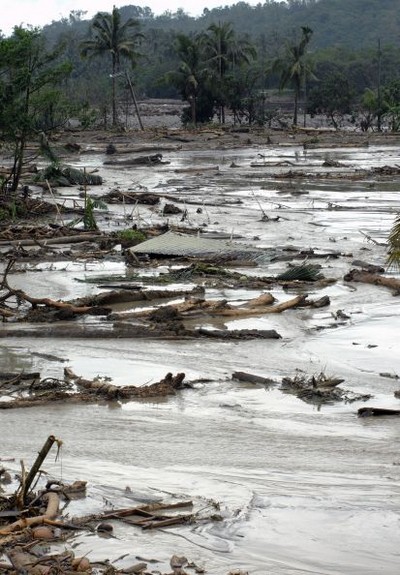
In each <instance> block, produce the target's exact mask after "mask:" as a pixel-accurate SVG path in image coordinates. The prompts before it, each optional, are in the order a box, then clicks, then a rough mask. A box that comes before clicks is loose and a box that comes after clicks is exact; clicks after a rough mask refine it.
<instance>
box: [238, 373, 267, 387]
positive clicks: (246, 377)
mask: <svg viewBox="0 0 400 575" xmlns="http://www.w3.org/2000/svg"><path fill="white" fill-rule="evenodd" d="M232 379H235V380H236V381H244V382H249V383H257V384H261V385H272V384H275V383H276V381H274V380H273V379H270V378H269V377H261V376H260V375H253V374H252V373H246V372H244V371H235V372H234V373H232Z"/></svg>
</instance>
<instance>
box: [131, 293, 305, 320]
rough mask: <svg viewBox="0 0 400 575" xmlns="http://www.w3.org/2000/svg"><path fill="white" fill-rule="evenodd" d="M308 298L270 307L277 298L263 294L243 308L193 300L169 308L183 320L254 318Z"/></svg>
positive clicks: (148, 314) (138, 314) (141, 315)
mask: <svg viewBox="0 0 400 575" xmlns="http://www.w3.org/2000/svg"><path fill="white" fill-rule="evenodd" d="M306 298H307V295H298V296H296V297H294V298H292V299H290V300H288V301H285V302H282V303H280V304H277V305H269V304H270V303H272V302H273V301H275V298H274V297H273V296H272V295H271V294H262V295H261V296H259V297H257V298H255V299H252V300H249V301H248V302H247V303H246V304H243V305H241V306H232V305H230V304H228V303H227V301H226V300H217V301H213V300H203V299H192V300H188V301H185V302H183V303H178V304H171V306H169V307H170V308H172V309H174V310H175V311H176V312H177V313H178V314H180V315H181V316H182V318H185V317H196V315H204V313H207V314H208V315H210V316H221V317H252V316H257V315H263V314H268V313H282V312H283V311H285V310H287V309H290V308H295V307H298V306H300V305H302V304H304V302H305V301H306ZM152 314H154V310H146V311H140V312H136V313H132V314H130V317H138V318H151V316H152Z"/></svg>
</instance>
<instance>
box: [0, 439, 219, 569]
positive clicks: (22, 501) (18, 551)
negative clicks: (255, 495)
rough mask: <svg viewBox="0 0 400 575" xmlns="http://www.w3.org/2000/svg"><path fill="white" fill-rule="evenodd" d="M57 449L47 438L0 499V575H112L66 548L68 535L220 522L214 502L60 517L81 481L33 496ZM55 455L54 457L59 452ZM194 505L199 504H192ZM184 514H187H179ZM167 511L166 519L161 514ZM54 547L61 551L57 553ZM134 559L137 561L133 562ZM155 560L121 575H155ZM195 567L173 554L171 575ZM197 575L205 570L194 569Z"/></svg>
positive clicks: (50, 486) (81, 488)
mask: <svg viewBox="0 0 400 575" xmlns="http://www.w3.org/2000/svg"><path fill="white" fill-rule="evenodd" d="M54 444H56V445H57V447H58V451H60V449H61V448H62V441H61V440H59V439H56V438H55V437H54V436H53V435H50V436H49V437H48V438H47V440H46V442H45V443H44V445H43V447H42V449H41V450H40V452H39V454H38V456H37V458H36V460H35V462H34V464H33V466H32V467H31V469H30V470H29V472H27V471H26V470H25V466H24V463H23V462H21V467H22V473H21V475H20V477H19V478H18V482H19V484H18V486H17V488H16V490H15V491H14V492H12V493H11V494H9V495H7V496H5V495H2V496H0V550H1V554H2V558H3V561H2V562H1V563H0V572H1V573H3V574H4V575H15V574H16V573H21V574H23V573H24V574H26V575H51V574H52V573H57V574H58V575H71V574H72V573H78V574H79V573H92V572H96V573H97V574H98V575H100V574H104V575H110V573H111V571H110V563H109V560H106V559H105V560H104V562H101V563H99V562H93V561H91V559H90V557H89V556H79V555H75V553H74V552H73V547H74V545H73V544H71V545H69V543H68V540H69V538H70V537H71V535H73V536H74V539H75V538H76V537H77V536H78V535H79V533H84V532H85V531H89V532H90V533H92V534H96V533H98V534H99V535H102V536H103V537H104V536H111V537H112V532H113V523H114V522H115V521H118V522H122V523H124V524H126V525H129V526H134V527H140V528H141V529H142V530H150V529H157V528H162V529H165V528H168V527H171V526H175V525H185V524H193V523H196V522H198V521H202V522H204V521H209V522H211V521H220V520H222V517H221V515H220V514H219V504H218V503H217V502H215V501H213V500H207V501H205V500H204V499H200V500H199V501H198V502H195V501H193V500H187V499H186V500H182V501H178V502H177V501H176V500H173V501H171V502H169V501H166V502H164V501H159V502H155V503H150V504H147V505H139V506H137V505H135V506H133V507H128V508H122V509H118V508H114V509H112V511H110V510H109V509H108V510H106V511H103V512H100V513H97V514H92V515H88V516H83V517H71V515H70V512H68V515H66V516H63V511H62V510H61V505H60V504H61V501H62V500H66V501H67V503H68V502H70V501H71V496H72V498H73V496H74V495H77V494H78V495H79V496H80V497H85V496H86V488H87V484H86V482H85V481H75V482H74V483H72V484H70V485H68V484H64V483H63V482H61V481H56V480H51V481H48V482H47V484H46V485H43V487H42V488H41V489H39V490H38V491H37V492H36V493H34V491H33V489H32V486H33V485H35V487H36V486H37V485H42V484H43V480H42V477H41V476H42V474H43V470H42V465H43V463H44V461H45V459H46V457H47V455H48V454H49V452H50V450H51V448H52V446H53V445H54ZM57 455H58V452H57ZM196 503H197V504H196ZM185 509H187V511H186V512H182V511H183V510H185ZM165 511H168V514H166V513H165ZM42 542H43V544H46V546H47V544H50V543H51V544H52V550H51V552H48V551H47V550H45V547H44V546H43V544H41V543H42ZM57 544H61V545H60V546H61V547H62V551H61V552H58V553H57V547H56V545H57ZM136 559H141V558H139V557H137V558H136ZM148 562H153V560H147V561H146V562H144V561H142V562H141V563H136V564H135V565H133V566H132V567H130V568H129V569H124V570H122V571H118V572H124V573H137V574H140V573H144V571H146V573H149V575H150V573H158V574H159V575H161V572H160V570H159V569H157V571H156V572H155V571H150V570H149V568H148V566H147V563H148ZM184 565H186V566H187V567H188V568H189V567H192V568H196V566H195V564H194V563H189V561H188V560H187V558H186V557H180V556H178V555H177V554H173V555H172V557H171V559H170V566H171V568H172V569H173V571H174V573H178V572H179V573H181V571H180V570H181V568H182V567H183V566H184ZM196 571H197V572H198V573H201V572H204V570H203V569H200V568H199V569H198V570H197V568H196ZM112 573H117V570H116V569H114V568H113V569H112Z"/></svg>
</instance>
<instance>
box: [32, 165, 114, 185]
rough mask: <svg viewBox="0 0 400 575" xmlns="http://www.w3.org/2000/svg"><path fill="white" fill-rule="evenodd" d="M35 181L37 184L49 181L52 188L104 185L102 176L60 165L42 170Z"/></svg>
mask: <svg viewBox="0 0 400 575" xmlns="http://www.w3.org/2000/svg"><path fill="white" fill-rule="evenodd" d="M35 180H36V181H37V182H46V181H47V182H48V183H49V184H50V185H51V186H76V185H80V186H84V185H88V186H100V185H101V184H102V183H103V178H102V177H101V176H98V175H96V174H91V173H89V172H86V171H85V170H78V169H77V168H73V167H71V166H63V165H58V164H51V165H50V166H48V167H47V168H45V169H44V170H41V171H40V172H39V173H38V174H37V176H36V178H35Z"/></svg>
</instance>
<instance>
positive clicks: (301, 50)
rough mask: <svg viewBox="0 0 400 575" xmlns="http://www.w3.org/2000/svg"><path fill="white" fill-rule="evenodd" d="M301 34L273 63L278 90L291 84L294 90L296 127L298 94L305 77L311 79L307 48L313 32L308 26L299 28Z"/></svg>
mask: <svg viewBox="0 0 400 575" xmlns="http://www.w3.org/2000/svg"><path fill="white" fill-rule="evenodd" d="M301 30H302V34H301V38H300V41H299V43H298V44H291V45H288V46H287V49H286V54H285V55H284V57H281V58H278V60H276V61H275V63H274V68H275V69H277V70H279V71H280V72H281V77H280V89H281V90H282V89H283V88H285V86H287V84H289V83H290V84H292V86H293V88H294V111H293V125H294V126H297V116H298V104H299V98H300V92H301V89H302V87H303V86H305V82H306V79H307V77H313V74H312V70H311V66H310V63H309V62H308V60H307V57H306V56H307V46H308V44H309V42H310V40H311V36H312V34H313V31H312V30H311V28H309V27H308V26H302V27H301Z"/></svg>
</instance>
